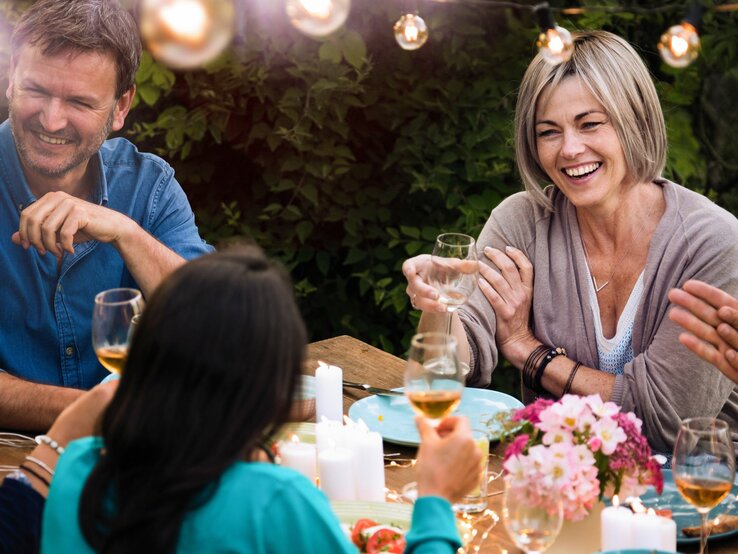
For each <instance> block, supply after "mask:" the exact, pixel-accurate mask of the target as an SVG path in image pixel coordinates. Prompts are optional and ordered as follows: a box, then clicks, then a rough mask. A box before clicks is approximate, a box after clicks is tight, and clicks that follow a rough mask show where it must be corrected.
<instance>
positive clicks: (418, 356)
mask: <svg viewBox="0 0 738 554" xmlns="http://www.w3.org/2000/svg"><path fill="white" fill-rule="evenodd" d="M456 349H457V342H456V339H455V338H454V337H453V336H451V335H447V334H445V333H420V334H417V335H415V336H414V337H413V338H412V340H411V342H410V354H409V356H408V360H407V364H406V366H405V395H406V396H407V397H408V400H409V401H410V405H411V406H412V407H413V409H414V410H415V411H416V413H418V414H419V415H422V416H425V417H426V418H428V420H429V421H430V422H431V423H432V424H433V425H438V422H440V421H441V419H443V418H444V417H446V416H447V415H449V414H450V413H451V412H453V411H454V409H456V407H457V406H458V405H459V403H460V402H461V393H462V391H463V390H464V384H463V383H464V374H463V370H462V367H461V364H460V363H459V360H458V357H457V354H456Z"/></svg>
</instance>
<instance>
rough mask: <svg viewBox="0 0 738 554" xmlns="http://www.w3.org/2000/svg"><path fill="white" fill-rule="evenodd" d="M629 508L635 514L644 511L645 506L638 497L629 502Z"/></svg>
mask: <svg viewBox="0 0 738 554" xmlns="http://www.w3.org/2000/svg"><path fill="white" fill-rule="evenodd" d="M630 509H631V510H633V511H634V512H635V513H637V514H642V513H643V512H645V511H646V508H645V506H643V502H641V499H640V498H636V499H635V500H633V502H631V503H630Z"/></svg>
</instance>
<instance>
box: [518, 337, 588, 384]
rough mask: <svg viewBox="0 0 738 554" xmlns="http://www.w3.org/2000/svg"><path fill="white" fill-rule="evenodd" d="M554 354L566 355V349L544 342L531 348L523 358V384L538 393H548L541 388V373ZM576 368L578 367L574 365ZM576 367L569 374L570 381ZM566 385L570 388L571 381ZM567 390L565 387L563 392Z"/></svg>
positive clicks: (572, 379)
mask: <svg viewBox="0 0 738 554" xmlns="http://www.w3.org/2000/svg"><path fill="white" fill-rule="evenodd" d="M556 356H566V350H565V349H564V348H562V347H553V346H548V345H546V344H542V345H540V346H539V347H537V348H536V349H535V350H533V352H531V353H530V356H528V359H527V360H525V365H523V384H524V385H525V386H526V387H528V388H529V389H530V390H532V391H533V392H535V393H536V394H538V395H544V394H548V392H547V391H546V389H544V388H543V385H541V381H542V380H543V373H544V372H545V371H546V366H547V365H548V364H549V363H550V362H551V360H553V359H554V358H555V357H556ZM579 365H581V364H579ZM576 369H579V367H576ZM576 369H575V370H573V371H572V374H571V375H570V376H569V378H570V380H571V381H574V378H573V375H574V373H575V372H576ZM567 386H568V389H570V388H571V383H567ZM567 392H568V390H567V389H565V390H564V394H566V393H567Z"/></svg>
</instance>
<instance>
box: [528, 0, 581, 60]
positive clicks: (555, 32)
mask: <svg viewBox="0 0 738 554" xmlns="http://www.w3.org/2000/svg"><path fill="white" fill-rule="evenodd" d="M533 9H534V11H535V13H536V15H537V16H538V23H539V24H540V26H541V34H540V35H538V40H537V41H536V46H538V49H539V50H540V52H541V55H542V56H543V59H544V60H546V61H547V62H548V63H550V64H551V65H557V64H560V63H561V62H565V61H567V60H569V59H570V58H571V55H572V53H573V52H574V42H573V41H572V39H571V33H569V31H567V30H566V29H564V28H563V27H559V26H558V25H556V21H554V18H553V15H552V14H551V8H550V7H549V5H548V3H547V2H544V3H543V4H538V5H537V6H534V8H533Z"/></svg>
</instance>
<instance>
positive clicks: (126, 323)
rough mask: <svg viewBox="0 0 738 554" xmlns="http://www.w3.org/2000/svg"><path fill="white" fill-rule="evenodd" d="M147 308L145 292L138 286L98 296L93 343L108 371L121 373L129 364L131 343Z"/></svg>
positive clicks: (114, 290) (111, 290) (93, 321)
mask: <svg viewBox="0 0 738 554" xmlns="http://www.w3.org/2000/svg"><path fill="white" fill-rule="evenodd" d="M143 308H144V300H143V296H142V295H141V291H139V290H136V289H126V288H120V289H110V290H105V291H103V292H101V293H99V294H98V295H97V296H95V307H94V308H93V312H92V347H93V348H94V349H95V354H97V359H98V360H100V363H101V364H102V365H103V366H104V367H105V369H107V370H108V371H110V372H113V373H120V372H121V371H122V370H123V367H124V366H125V365H126V360H127V359H128V343H129V341H130V338H131V336H132V334H133V328H134V327H135V324H136V322H137V320H138V316H139V315H140V314H141V312H142V311H143Z"/></svg>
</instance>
